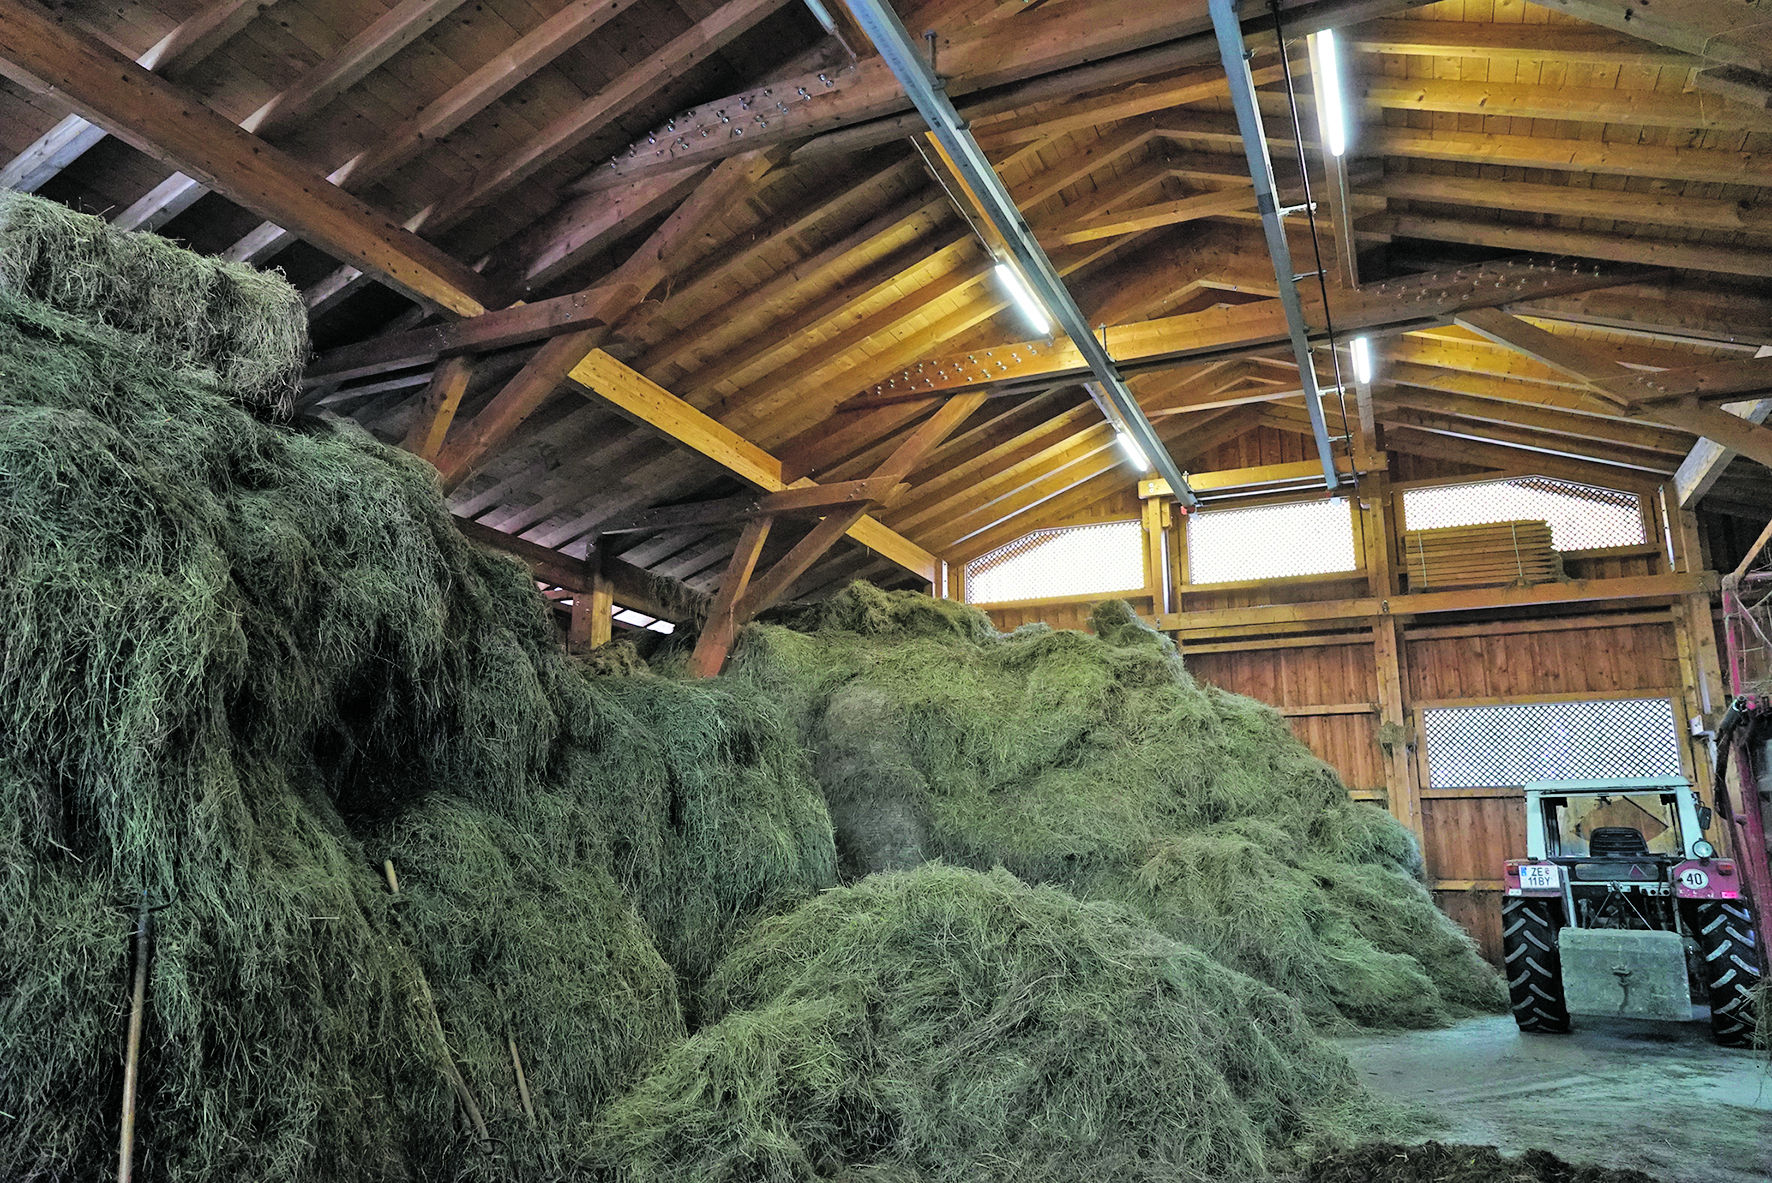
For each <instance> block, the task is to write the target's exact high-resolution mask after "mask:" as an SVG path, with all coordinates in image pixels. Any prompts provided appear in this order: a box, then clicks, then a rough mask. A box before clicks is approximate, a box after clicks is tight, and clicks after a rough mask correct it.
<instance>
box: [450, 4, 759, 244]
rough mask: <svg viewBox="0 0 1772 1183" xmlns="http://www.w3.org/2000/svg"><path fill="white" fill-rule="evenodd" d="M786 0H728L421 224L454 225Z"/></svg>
mask: <svg viewBox="0 0 1772 1183" xmlns="http://www.w3.org/2000/svg"><path fill="white" fill-rule="evenodd" d="M786 2H787V0H727V2H726V3H725V4H723V5H721V6H720V7H719V8H717V9H715V10H714V11H713V12H711V13H709V14H708V15H707V16H705V17H703V18H702V19H701V20H699V21H697V22H696V23H695V24H694V25H693V26H692V27H691V28H689V29H688V30H687V31H685V32H683V33H681V34H679V35H677V36H676V37H674V38H672V39H671V40H670V41H669V42H668V43H667V44H665V45H664V46H663V47H662V48H660V49H659V50H658V51H657V52H655V53H653V54H651V55H650V56H649V57H647V58H646V59H645V60H644V61H642V62H640V63H639V64H638V65H635V66H633V67H632V68H631V69H629V70H627V71H625V72H623V73H622V74H621V75H620V76H618V77H617V78H615V79H614V80H612V81H611V82H610V83H609V84H608V85H606V86H604V87H603V88H602V89H601V90H599V91H598V92H597V93H596V94H594V95H592V96H591V97H590V98H588V99H586V100H585V101H584V102H582V103H580V104H578V105H577V106H576V107H573V108H572V109H571V110H569V111H567V112H565V113H564V114H562V115H560V116H559V117H558V118H556V119H554V120H552V121H551V122H549V123H548V125H547V126H546V127H544V128H543V129H542V130H541V131H540V132H538V133H536V135H535V136H533V137H532V138H530V139H529V140H527V141H525V142H524V143H522V144H519V145H518V146H517V147H516V148H514V149H512V150H511V151H510V152H507V153H506V154H505V155H503V156H501V157H500V158H499V159H497V160H495V161H493V162H492V163H491V164H488V165H487V166H486V167H485V168H483V169H481V170H480V171H479V172H478V173H476V174H475V176H474V178H473V180H472V181H470V182H469V183H468V184H467V185H466V186H465V187H463V188H462V189H461V190H460V191H458V192H456V193H453V194H450V195H448V196H446V197H443V198H442V199H440V200H439V201H437V202H434V203H433V204H432V205H430V206H428V207H427V208H426V209H424V210H423V211H421V212H420V213H419V214H418V215H416V218H417V220H418V221H419V224H420V225H422V226H424V227H425V228H426V229H427V230H429V231H431V232H433V233H435V232H437V231H440V230H446V229H448V228H450V227H451V226H454V225H456V224H457V223H459V222H460V221H461V220H462V219H463V218H464V217H466V216H467V215H468V214H469V213H471V212H472V211H474V210H476V209H478V208H480V207H481V206H483V205H485V204H486V203H487V202H488V201H491V200H493V199H494V198H496V197H497V196H498V195H499V194H501V193H503V192H505V191H506V190H507V189H509V188H510V187H511V186H512V185H515V184H517V183H518V182H520V181H522V180H523V179H524V178H526V177H529V176H532V175H534V173H535V172H536V171H537V170H539V169H541V168H543V167H545V166H546V165H548V164H550V163H551V162H552V161H554V160H555V159H557V158H558V157H559V156H560V155H561V154H562V153H565V152H568V151H570V150H572V149H573V148H575V147H577V146H578V145H579V144H581V143H583V142H584V141H585V140H587V139H589V138H590V137H591V136H592V135H594V134H596V133H597V132H598V131H600V130H602V129H603V128H604V127H607V126H608V125H609V123H610V122H611V121H612V120H615V119H617V118H619V117H620V116H621V115H622V114H623V113H624V112H626V111H628V110H630V109H631V108H632V107H633V106H634V105H635V104H636V103H638V102H640V101H641V100H642V99H644V98H645V97H646V96H647V95H649V94H651V93H652V92H653V91H654V90H656V89H657V88H658V87H659V86H661V85H662V84H663V83H664V82H666V81H667V80H669V79H671V78H675V77H678V76H680V75H681V74H683V73H684V72H685V71H687V70H689V69H692V68H693V67H695V66H696V65H699V64H700V63H701V62H703V61H706V60H707V59H708V58H710V57H712V56H713V55H714V54H716V53H718V52H719V51H720V50H722V49H724V48H725V47H726V46H727V45H729V44H731V43H732V42H733V41H734V40H736V39H737V38H738V37H739V36H741V35H742V34H744V33H746V32H749V31H750V30H751V29H753V28H755V27H756V26H757V25H758V24H759V23H760V22H761V21H762V20H763V19H764V18H765V17H768V16H770V15H772V14H773V13H774V12H775V11H776V10H777V9H779V8H781V7H782V5H783V4H785V3H786ZM757 146H758V145H757V142H756V140H754V139H752V140H745V141H738V142H735V144H734V146H733V150H732V151H729V152H726V153H723V154H722V155H723V157H730V156H735V155H738V154H740V153H748V152H751V151H754V150H755V149H756V148H757ZM708 162H709V161H697V162H695V163H708Z"/></svg>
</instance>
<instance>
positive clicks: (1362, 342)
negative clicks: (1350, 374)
mask: <svg viewBox="0 0 1772 1183" xmlns="http://www.w3.org/2000/svg"><path fill="white" fill-rule="evenodd" d="M1349 350H1350V352H1352V353H1353V355H1354V381H1355V382H1358V383H1359V384H1360V385H1362V386H1364V385H1366V383H1368V382H1370V381H1372V342H1371V341H1369V340H1367V339H1366V338H1365V337H1355V338H1354V343H1353V344H1352V345H1351V346H1349Z"/></svg>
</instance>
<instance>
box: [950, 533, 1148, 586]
mask: <svg viewBox="0 0 1772 1183" xmlns="http://www.w3.org/2000/svg"><path fill="white" fill-rule="evenodd" d="M1142 587H1144V527H1143V526H1142V525H1141V524H1140V523H1138V522H1102V523H1100V524H1097V525H1088V526H1062V527H1059V528H1057V529H1052V530H1036V531H1034V532H1033V533H1032V534H1028V535H1026V536H1024V537H1021V538H1017V539H1016V540H1015V541H1014V542H1011V543H1009V544H1008V545H1007V546H1000V547H998V548H997V549H996V550H993V551H991V552H990V553H988V554H983V555H980V556H979V557H978V558H976V559H973V560H972V561H971V562H969V563H967V564H966V602H967V603H970V604H999V603H1002V602H1004V601H1006V600H1032V599H1039V598H1043V597H1046V596H1086V595H1091V594H1094V593H1096V592H1124V591H1132V590H1134V589H1138V588H1142Z"/></svg>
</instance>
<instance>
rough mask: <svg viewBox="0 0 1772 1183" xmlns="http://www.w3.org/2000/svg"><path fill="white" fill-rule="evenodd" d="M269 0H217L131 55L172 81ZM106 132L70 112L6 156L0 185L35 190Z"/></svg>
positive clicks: (245, 23)
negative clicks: (147, 46) (16, 152)
mask: <svg viewBox="0 0 1772 1183" xmlns="http://www.w3.org/2000/svg"><path fill="white" fill-rule="evenodd" d="M269 3H275V0H269ZM269 3H267V0H217V2H216V3H213V4H210V5H209V6H208V7H206V8H204V9H202V10H201V11H199V12H198V13H196V14H195V15H194V16H191V17H189V18H188V19H186V20H184V21H183V22H181V23H180V24H179V25H178V27H177V28H175V29H173V30H172V31H171V32H170V33H168V34H166V36H164V37H162V38H160V40H158V41H156V42H155V43H154V44H153V45H152V46H151V47H149V49H148V51H147V52H146V53H144V54H142V55H141V56H140V57H138V58H136V59H135V64H136V65H138V66H140V67H141V68H142V69H144V70H150V71H152V72H153V73H156V74H159V75H161V76H163V77H165V78H167V79H170V80H173V81H176V80H178V78H179V77H180V76H181V75H183V74H184V73H186V72H188V71H190V70H193V69H195V68H196V67H197V66H199V65H201V64H202V62H203V61H204V60H205V59H206V58H208V57H209V55H210V54H212V53H214V52H215V51H216V50H218V49H220V48H221V47H222V45H224V44H225V43H226V42H227V41H228V40H229V39H231V38H232V37H233V36H234V34H236V33H238V32H239V31H240V30H241V29H243V28H245V27H246V25H247V24H248V23H250V22H251V21H252V20H253V18H255V17H257V16H258V15H259V13H260V12H262V11H264V9H265V8H267V7H269ZM104 138H105V129H104V128H103V127H100V126H99V125H98V124H96V123H93V122H91V121H90V120H88V119H86V118H84V117H82V116H79V115H69V116H67V117H66V118H64V119H63V120H62V121H61V122H59V123H57V124H56V125H55V126H54V127H53V128H51V129H50V130H48V131H46V132H44V133H43V134H42V135H41V136H39V137H37V139H36V140H34V141H33V142H32V143H31V144H30V146H29V147H27V148H25V149H24V151H22V152H20V153H19V154H18V155H16V156H14V157H13V158H12V159H11V160H9V161H8V162H7V163H6V167H5V168H0V189H17V190H19V191H20V192H23V193H35V192H36V191H37V190H38V189H41V188H42V187H43V186H44V185H46V184H48V183H49V182H50V181H51V180H53V179H54V178H55V176H56V174H58V173H60V172H61V171H62V170H63V169H65V168H67V167H68V166H69V165H71V164H73V163H74V162H75V161H76V160H78V159H79V158H80V157H81V156H83V155H85V153H86V152H87V151H88V150H89V149H91V148H92V147H93V146H94V145H96V144H97V143H98V142H99V141H101V140H103V139H104Z"/></svg>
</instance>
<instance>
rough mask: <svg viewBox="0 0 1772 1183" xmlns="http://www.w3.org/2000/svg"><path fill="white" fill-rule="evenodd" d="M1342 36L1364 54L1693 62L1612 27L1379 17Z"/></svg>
mask: <svg viewBox="0 0 1772 1183" xmlns="http://www.w3.org/2000/svg"><path fill="white" fill-rule="evenodd" d="M1342 39H1343V40H1344V41H1346V42H1347V43H1348V44H1349V45H1350V46H1352V47H1353V48H1354V49H1356V50H1358V51H1360V52H1361V53H1384V54H1396V55H1401V56H1411V57H1453V58H1488V59H1490V60H1492V61H1543V60H1545V59H1546V58H1554V59H1555V60H1557V61H1560V62H1569V63H1577V62H1578V63H1581V64H1583V65H1591V66H1615V65H1618V64H1620V63H1624V62H1628V63H1630V64H1632V65H1640V66H1646V67H1650V68H1654V67H1658V66H1676V67H1678V66H1684V67H1690V66H1692V65H1693V63H1694V58H1693V56H1692V54H1690V53H1687V52H1683V51H1681V50H1679V49H1677V48H1669V47H1665V46H1655V45H1652V44H1651V43H1649V42H1645V41H1641V40H1638V39H1637V38H1635V37H1629V36H1624V35H1622V34H1619V33H1615V32H1612V31H1611V30H1608V29H1594V28H1586V27H1583V26H1579V25H1536V24H1531V25H1529V24H1493V23H1490V22H1488V21H1409V20H1376V21H1367V22H1365V23H1364V24H1361V25H1356V26H1355V27H1353V28H1352V29H1349V30H1348V31H1347V32H1346V33H1345V34H1343V37H1342Z"/></svg>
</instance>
